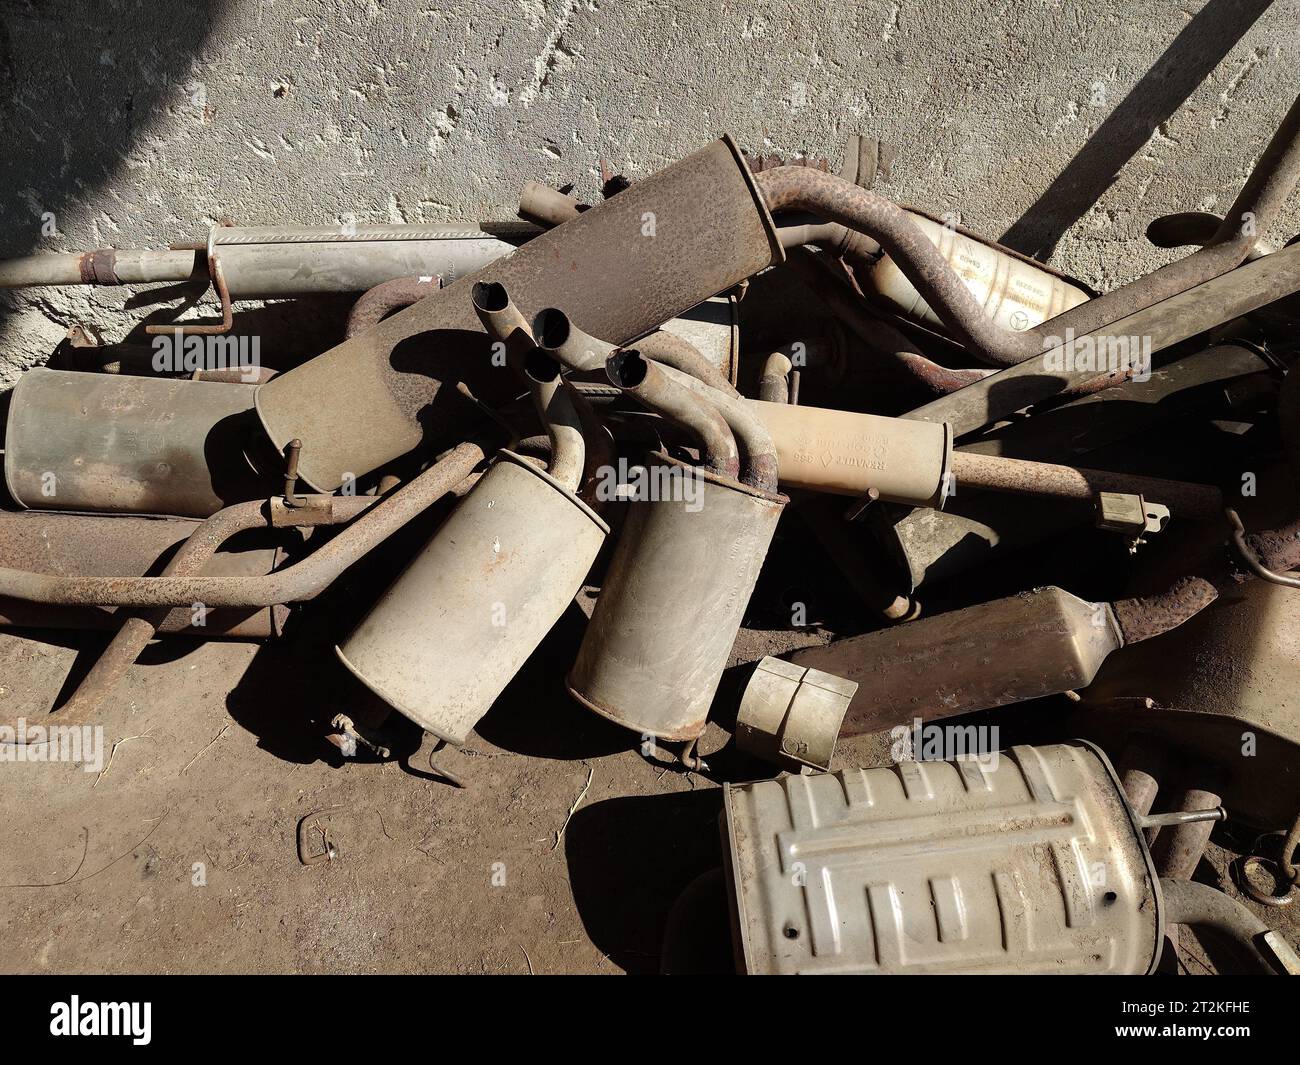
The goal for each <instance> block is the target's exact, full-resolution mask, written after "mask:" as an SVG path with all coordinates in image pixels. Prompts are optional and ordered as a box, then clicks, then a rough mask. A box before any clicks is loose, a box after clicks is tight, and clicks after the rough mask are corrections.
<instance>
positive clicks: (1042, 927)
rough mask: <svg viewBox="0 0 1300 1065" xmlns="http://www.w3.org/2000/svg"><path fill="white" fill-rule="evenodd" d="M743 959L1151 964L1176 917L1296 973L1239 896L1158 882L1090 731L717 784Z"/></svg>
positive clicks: (932, 968)
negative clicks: (1087, 738)
mask: <svg viewBox="0 0 1300 1065" xmlns="http://www.w3.org/2000/svg"><path fill="white" fill-rule="evenodd" d="M723 795H724V802H725V815H724V820H723V835H724V838H723V854H724V856H725V862H726V870H727V874H728V879H729V880H730V883H731V891H730V901H731V915H732V928H733V930H734V931H735V936H736V942H735V948H736V962H737V967H738V968H739V969H740V970H741V971H742V972H749V973H755V974H793V973H826V974H831V973H861V974H873V975H903V974H913V975H923V974H928V973H981V974H984V973H1041V974H1051V973H1055V974H1071V973H1080V974H1081V973H1093V974H1113V975H1142V974H1149V973H1152V972H1154V971H1155V970H1156V967H1157V965H1158V963H1159V960H1160V953H1161V947H1162V944H1163V939H1164V934H1165V932H1166V931H1167V930H1168V929H1169V928H1170V927H1171V926H1173V925H1177V924H1191V925H1197V926H1212V927H1215V928H1217V929H1219V930H1220V931H1223V932H1225V933H1227V934H1229V935H1230V936H1232V937H1233V938H1234V939H1236V940H1237V942H1238V943H1239V944H1240V945H1241V947H1242V948H1243V950H1244V952H1245V954H1246V956H1247V957H1249V958H1250V960H1251V962H1252V963H1253V965H1254V966H1255V968H1256V969H1258V970H1259V971H1260V972H1262V973H1269V974H1277V975H1283V974H1288V975H1290V974H1297V973H1300V960H1297V957H1296V953H1295V951H1294V949H1293V948H1292V947H1291V945H1290V944H1289V943H1288V942H1287V941H1286V940H1285V939H1283V938H1282V937H1281V936H1279V935H1278V934H1277V933H1275V932H1271V931H1270V930H1269V929H1268V927H1267V926H1266V925H1265V924H1264V923H1263V922H1262V921H1260V920H1259V918H1258V917H1255V916H1254V915H1253V914H1251V912H1250V911H1249V910H1247V909H1246V908H1245V907H1244V906H1243V905H1242V904H1241V903H1239V902H1235V901H1234V900H1232V899H1231V898H1229V897H1228V896H1226V895H1224V894H1222V893H1221V892H1218V891H1216V890H1215V889H1213V888H1211V887H1208V886H1206V885H1203V884H1189V883H1183V882H1180V881H1176V880H1169V879H1161V878H1160V876H1159V874H1158V872H1157V869H1156V865H1155V863H1154V862H1153V860H1152V857H1151V852H1150V850H1149V849H1148V847H1147V844H1146V841H1145V839H1144V838H1143V833H1144V831H1145V830H1147V829H1149V828H1154V827H1156V826H1160V825H1170V824H1175V825H1178V824H1189V823H1194V822H1200V821H1220V820H1222V819H1223V818H1224V816H1225V813H1224V811H1223V809H1222V808H1221V807H1218V808H1210V809H1200V810H1191V811H1186V812H1177V813H1173V814H1157V815H1154V816H1150V815H1145V816H1144V815H1142V814H1140V813H1138V812H1137V811H1135V810H1133V809H1132V807H1131V806H1130V804H1129V802H1128V801H1127V799H1126V797H1125V794H1124V791H1123V789H1122V787H1121V786H1120V781H1119V778H1118V777H1117V776H1116V773H1115V770H1114V769H1113V768H1112V766H1111V764H1110V761H1109V760H1108V759H1107V758H1106V756H1105V754H1104V753H1103V752H1102V751H1101V749H1100V748H1098V747H1095V746H1093V745H1092V744H1089V743H1085V742H1083V741H1077V740H1076V741H1073V742H1070V743H1062V744H1053V745H1051V746H1041V747H1029V746H1017V747H1012V748H1010V749H1008V750H1002V751H999V750H989V751H970V752H967V753H965V754H962V755H957V756H955V757H954V756H951V755H950V756H949V760H944V761H937V760H936V761H913V760H910V759H903V760H899V761H897V762H896V764H894V765H892V766H887V767H880V768H875V769H859V770H851V771H848V772H843V773H814V774H812V775H788V776H782V777H781V778H779V779H777V780H763V781H758V782H756V783H752V784H741V785H736V784H728V785H725V786H724V791H723Z"/></svg>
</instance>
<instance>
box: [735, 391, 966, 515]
mask: <svg viewBox="0 0 1300 1065" xmlns="http://www.w3.org/2000/svg"><path fill="white" fill-rule="evenodd" d="M746 405H747V406H749V407H750V408H752V409H753V411H754V412H755V413H756V414H757V415H758V416H759V418H760V419H761V420H762V422H763V426H764V427H765V428H766V429H767V431H768V432H769V433H771V434H772V442H773V443H774V444H776V454H777V468H778V469H779V470H780V473H781V484H782V485H785V486H788V487H790V488H808V489H812V490H813V491H817V492H832V493H836V494H838V495H851V496H859V497H861V496H865V495H867V493H868V492H870V491H871V490H873V489H874V490H875V491H876V492H878V493H879V497H880V499H882V500H884V501H886V502H895V503H910V504H912V505H914V506H926V507H941V506H943V501H944V498H945V496H947V494H948V491H949V489H950V488H951V484H950V477H949V469H950V464H951V462H952V433H951V432H950V431H949V429H948V427H947V426H946V425H943V424H942V423H940V424H931V423H929V422H912V421H905V420H904V419H902V418H883V417H881V416H880V415H877V414H858V413H855V412H854V411H847V410H830V409H827V408H822V407H798V406H792V405H790V404H786V403H766V402H764V401H762V400H756V399H751V400H748V401H747V404H746ZM917 430H920V431H919V432H918V431H917Z"/></svg>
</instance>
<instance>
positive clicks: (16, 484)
mask: <svg viewBox="0 0 1300 1065" xmlns="http://www.w3.org/2000/svg"><path fill="white" fill-rule="evenodd" d="M255 391H256V389H255V388H254V387H253V386H252V385H239V384H217V383H214V382H210V381H185V380H173V379H169V378H155V377H132V376H125V375H118V374H97V373H78V372H76V371H72V370H49V369H46V368H44V367H36V368H34V369H31V370H27V371H26V372H25V373H24V374H23V375H22V376H21V377H20V378H19V379H18V383H17V384H16V385H15V386H14V388H13V392H12V396H11V399H10V405H9V419H8V424H7V425H6V428H5V460H4V464H5V483H6V484H7V485H8V488H9V494H10V495H11V496H12V497H13V499H14V502H16V503H18V504H19V505H20V506H23V507H27V508H29V509H32V510H78V511H90V512H95V513H131V514H167V515H175V516H177V517H188V518H206V517H207V516H208V515H210V514H215V513H216V512H217V511H218V510H220V509H221V508H222V507H224V506H226V505H227V504H229V503H234V502H242V501H244V500H248V499H254V498H257V497H258V496H266V495H269V494H270V493H271V491H273V490H274V489H273V488H272V487H271V483H270V482H269V481H268V480H267V479H266V478H261V477H259V476H258V475H257V474H256V472H255V471H254V470H253V468H252V467H251V466H250V465H249V463H248V460H247V458H246V457H245V447H244V445H245V442H246V440H247V439H248V437H249V434H250V433H255V432H256V429H257V421H256V418H255V416H254V415H253V394H254V392H255Z"/></svg>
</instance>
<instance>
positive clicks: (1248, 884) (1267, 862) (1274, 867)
mask: <svg viewBox="0 0 1300 1065" xmlns="http://www.w3.org/2000/svg"><path fill="white" fill-rule="evenodd" d="M1273 836H1280V837H1281V838H1282V842H1281V853H1280V854H1279V856H1278V857H1277V858H1276V859H1274V858H1266V857H1264V856H1263V855H1262V854H1260V850H1261V849H1262V847H1261V844H1262V843H1263V842H1264V840H1266V839H1270V838H1272V837H1273ZM1297 838H1300V818H1298V819H1297V821H1296V824H1295V826H1293V827H1292V829H1291V830H1290V832H1266V833H1264V834H1263V835H1260V836H1256V837H1255V842H1254V843H1253V844H1252V845H1251V848H1250V853H1249V854H1243V855H1242V856H1241V857H1240V858H1238V859H1237V860H1236V861H1234V862H1233V863H1232V866H1231V869H1232V874H1233V880H1234V881H1235V882H1236V884H1237V886H1238V887H1239V888H1240V889H1241V890H1242V891H1243V892H1245V893H1246V894H1247V895H1249V896H1250V897H1251V898H1252V899H1254V900H1255V901H1256V902H1258V903H1259V904H1260V905H1261V906H1273V907H1280V906H1290V905H1291V903H1292V902H1294V901H1295V897H1296V892H1297V889H1300V870H1297V868H1296V867H1295V865H1294V864H1292V862H1291V853H1290V852H1291V851H1293V850H1294V849H1295V847H1296V840H1297ZM1258 870H1262V871H1263V872H1265V873H1267V874H1268V876H1269V877H1270V878H1271V879H1272V881H1273V887H1272V889H1271V890H1269V891H1265V890H1262V889H1261V888H1259V887H1257V886H1256V884H1255V881H1254V879H1253V878H1252V875H1251V874H1253V873H1255V872H1256V871H1258ZM1280 888H1285V889H1286V890H1285V891H1281V892H1279V889H1280Z"/></svg>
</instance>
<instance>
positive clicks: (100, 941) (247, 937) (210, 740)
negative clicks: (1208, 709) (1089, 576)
mask: <svg viewBox="0 0 1300 1065" xmlns="http://www.w3.org/2000/svg"><path fill="white" fill-rule="evenodd" d="M345 584H346V582H345ZM339 594H340V599H339V602H342V601H344V600H346V599H347V598H348V597H349V595H350V590H349V589H348V588H347V587H344V588H343V589H342V590H341V591H340V593H339ZM347 623H348V611H347V610H346V609H342V610H337V611H336V610H322V609H314V610H312V611H310V612H307V613H305V614H304V615H303V616H302V617H300V618H298V619H296V621H295V623H294V627H293V628H292V629H291V630H290V632H289V633H288V634H287V635H286V637H285V638H284V639H283V640H281V641H279V642H277V643H271V644H267V645H264V646H258V645H253V644H241V643H220V642H211V643H207V644H198V643H195V642H194V641H189V640H183V639H179V640H178V639H173V640H171V641H168V642H164V643H159V644H155V645H154V646H153V647H151V648H150V650H149V651H148V652H147V654H146V656H145V657H144V659H143V660H142V661H141V662H140V663H139V664H138V665H137V666H136V667H135V668H134V669H132V670H131V671H130V674H129V675H128V677H127V678H126V681H125V683H124V684H123V685H122V686H121V688H120V689H119V690H118V691H117V692H116V693H115V695H114V696H113V697H112V699H111V700H110V701H109V703H108V704H107V705H106V706H105V707H104V709H103V712H102V718H101V720H102V724H103V726H104V730H105V750H104V765H103V768H102V769H101V770H100V771H99V772H98V773H93V772H92V773H88V772H86V771H84V770H83V768H81V767H79V766H75V765H70V764H60V763H53V764H46V763H22V762H18V763H15V762H5V763H2V764H0V803H3V806H4V809H5V810H6V811H7V812H8V819H7V820H8V830H7V831H6V833H5V834H4V836H3V838H2V839H0V933H2V934H0V970H4V971H6V972H37V973H39V972H71V973H83V972H84V973H90V972H110V973H115V972H147V973H171V972H177V973H191V972H218V973H243V972H291V973H327V972H349V973H352V972H359V973H378V972H401V973H409V972H417V973H423V972H451V973H536V974H542V973H619V972H630V973H636V972H655V971H658V970H659V967H660V954H661V946H662V942H663V934H664V927H665V922H666V920H667V918H668V914H669V910H670V908H671V906H672V903H673V901H674V900H675V899H676V898H677V896H678V895H679V893H680V892H681V891H682V890H683V889H684V888H685V887H686V886H687V885H688V884H690V883H691V882H692V880H693V879H695V878H696V877H697V876H698V875H699V874H701V873H703V872H705V871H707V870H709V869H710V868H712V867H715V866H717V865H718V864H719V862H720V852H719V844H718V816H719V813H720V810H721V798H720V790H719V787H718V782H719V780H722V779H732V780H740V779H753V778H755V777H758V776H762V775H770V774H768V773H767V772H766V771H765V770H764V769H763V768H762V767H761V766H760V765H758V764H757V763H747V762H746V761H744V760H743V759H741V758H739V757H737V756H735V755H733V754H731V753H730V752H729V751H727V750H722V751H721V752H719V753H716V754H714V756H713V757H712V758H710V769H709V770H708V771H706V772H702V773H691V772H685V771H683V770H681V769H680V768H677V767H675V766H674V765H673V764H672V762H671V760H670V759H669V758H668V757H667V756H666V755H659V756H653V755H652V756H651V757H643V756H642V754H641V753H640V751H639V750H637V749H636V744H637V743H638V742H639V740H638V737H635V736H633V735H632V734H630V733H627V732H624V731H623V730H621V729H619V728H617V727H615V726H613V725H611V724H609V723H607V722H605V721H603V720H601V719H599V718H597V717H596V716H594V715H592V714H590V713H588V712H587V711H585V710H583V709H581V708H580V707H578V706H576V705H575V704H573V703H572V702H571V701H570V700H569V698H568V697H567V696H566V695H565V694H564V692H563V690H562V678H563V675H564V669H563V668H562V667H563V664H567V663H568V662H571V661H572V658H573V654H574V651H575V650H576V647H577V643H578V640H579V638H580V634H581V629H582V623H583V617H582V613H581V612H580V611H579V610H578V609H577V608H576V607H575V608H574V609H572V610H571V611H570V613H569V614H568V615H566V617H565V618H564V619H563V621H562V622H561V624H560V625H559V626H558V627H557V629H556V630H555V631H554V632H553V633H552V635H551V636H550V637H549V638H548V640H547V642H546V643H545V644H544V645H543V647H542V648H541V650H540V651H539V652H538V654H537V655H536V656H534V658H533V659H532V660H531V661H530V663H529V665H528V666H527V667H525V669H524V671H523V672H522V673H521V674H520V675H519V676H518V677H517V678H516V681H515V682H514V683H513V684H512V685H511V687H510V688H509V689H507V692H506V693H505V695H504V696H503V697H502V698H501V699H500V700H499V701H498V703H497V705H496V706H495V707H494V709H493V710H492V711H491V713H489V715H488V716H487V717H486V718H485V719H484V720H483V721H482V722H481V724H480V727H479V729H478V730H477V732H476V734H475V735H474V736H472V737H471V740H470V742H469V744H468V745H467V746H466V747H465V748H463V749H461V750H444V751H440V752H438V754H437V759H438V761H439V763H440V765H442V766H444V767H445V768H447V769H449V770H451V771H452V772H453V773H455V774H456V775H457V776H459V777H461V778H462V779H463V782H464V785H465V786H464V788H462V789H457V788H454V787H451V786H449V785H448V784H447V783H446V782H444V781H442V780H440V779H436V778H434V777H433V776H431V775H430V774H429V772H428V770H427V765H428V763H427V753H426V752H421V753H418V754H410V755H409V757H406V758H405V759H404V760H393V761H386V762H380V761H376V760H347V761H345V760H343V759H342V758H341V757H339V756H337V752H335V750H334V748H332V747H331V746H329V745H328V744H327V743H325V742H324V740H323V739H322V736H323V734H324V732H325V731H326V728H327V725H328V722H329V720H330V719H331V718H332V717H333V715H334V714H336V713H339V712H357V711H359V710H363V709H364V703H365V702H366V700H368V699H370V696H369V695H368V694H367V693H365V692H364V691H363V690H362V689H361V688H360V687H359V685H357V684H356V683H355V682H353V681H352V680H351V679H350V678H349V677H348V676H347V675H346V674H345V672H344V670H343V669H342V668H341V667H340V666H338V664H337V663H336V662H335V661H334V658H333V655H332V651H331V644H332V642H333V639H335V638H337V635H338V630H340V629H341V628H344V627H345V626H346V625H347ZM37 635H39V639H38V638H36V636H37ZM824 638H825V636H824V635H818V634H815V633H790V632H776V631H770V632H764V631H759V632H749V631H747V632H745V633H742V639H741V641H740V642H739V644H738V646H737V649H736V653H735V655H734V656H733V657H734V659H735V660H736V661H737V662H752V661H754V660H756V659H757V658H758V657H760V656H761V655H762V654H764V653H768V652H770V651H775V650H783V649H788V648H789V647H790V646H792V645H794V644H797V643H807V642H810V641H813V640H817V639H824ZM103 641H104V636H102V635H101V636H94V637H90V636H84V637H83V636H76V637H75V638H67V639H65V638H63V637H61V636H59V635H57V634H51V633H48V632H46V633H41V634H26V635H21V636H20V635H2V636H0V717H2V718H3V719H4V720H6V721H13V720H15V719H16V718H18V717H20V716H26V717H28V718H29V719H35V718H37V717H39V716H41V715H42V714H43V713H44V712H45V711H46V710H47V709H48V708H49V706H50V705H51V704H52V702H53V700H54V698H55V696H56V693H58V692H60V690H62V691H63V692H64V694H66V692H67V691H68V690H70V689H69V687H68V685H69V683H71V682H70V681H69V678H70V677H71V678H72V679H73V681H75V679H76V678H77V677H78V676H79V675H80V674H81V673H82V672H84V670H85V669H86V668H87V666H88V665H89V661H90V660H91V659H92V658H93V653H94V651H95V650H96V649H97V648H99V647H101V646H102V644H103ZM746 672H747V671H746V670H745V668H744V667H742V666H738V667H736V668H735V669H733V670H730V671H729V675H728V677H727V678H726V679H725V680H724V686H723V692H722V695H721V696H720V703H721V704H726V705H734V704H733V703H730V702H729V700H730V699H732V698H733V697H734V689H735V686H736V685H737V683H738V682H739V679H740V678H741V676H743V675H744V674H745V673H746ZM729 693H730V694H729ZM1039 720H1042V718H1041V717H1040V718H1039ZM414 731H415V730H414V729H412V733H414ZM1004 737H1006V738H1008V739H1009V740H1010V741H1012V742H1018V741H1019V740H1020V739H1022V738H1031V739H1032V738H1034V737H1033V736H1032V735H1030V734H1028V733H1026V734H1024V735H1017V734H1016V733H1015V732H1014V731H1012V732H1007V731H1005V730H1004ZM726 739H727V734H726V732H725V731H723V729H721V728H720V727H718V726H717V725H712V726H710V732H709V734H708V736H707V737H706V739H705V741H704V743H703V744H702V749H703V751H704V752H705V753H706V755H707V754H709V753H711V752H717V751H718V749H719V748H721V747H723V745H724V743H725V742H726ZM417 744H418V739H417V737H416V736H415V735H412V737H411V748H412V750H413V749H414V748H415V747H416V746H417ZM885 746H886V741H884V740H883V739H882V738H880V737H863V738H860V739H856V740H849V741H845V742H843V743H842V744H841V746H840V749H839V751H838V753H837V756H836V765H835V766H834V768H840V767H847V766H855V765H872V764H881V763H882V762H883V761H884V754H885ZM408 753H409V752H408ZM322 810H324V811H326V813H325V814H322V815H321V816H320V817H319V818H316V819H315V820H314V821H309V826H313V827H311V829H310V831H309V832H308V834H307V843H308V845H309V847H310V848H312V849H314V850H315V849H320V847H321V844H322V840H323V838H324V837H323V836H322V834H321V832H320V831H318V830H317V829H316V828H315V827H314V826H315V825H316V824H319V825H320V826H321V827H323V828H324V829H325V834H326V835H327V836H328V839H329V840H330V842H331V843H332V844H333V846H334V847H335V848H336V850H337V856H336V859H335V860H334V861H331V862H327V863H324V864H320V865H313V866H305V865H303V864H301V863H300V862H299V860H298V856H297V844H296V829H297V826H298V824H299V822H300V821H301V820H302V819H303V818H304V817H305V816H307V815H310V814H313V813H314V812H316V811H322ZM1230 857H1231V851H1224V850H1222V849H1221V848H1219V847H1217V846H1216V847H1214V848H1212V852H1211V854H1210V856H1209V861H1208V862H1207V863H1203V865H1202V873H1203V874H1205V876H1208V877H1210V878H1211V879H1213V878H1214V877H1215V876H1216V875H1217V876H1219V877H1222V878H1223V882H1224V883H1227V880H1226V874H1225V873H1224V870H1225V868H1226V861H1227V860H1228V859H1229V858H1230ZM1256 910H1257V912H1259V913H1260V914H1261V916H1263V917H1264V919H1265V920H1269V921H1272V922H1274V923H1275V924H1278V926H1279V927H1281V928H1283V930H1284V931H1285V933H1286V934H1287V935H1288V936H1289V937H1290V938H1291V940H1292V942H1295V941H1296V938H1297V931H1298V930H1297V927H1296V923H1295V918H1294V916H1292V915H1291V913H1290V911H1288V910H1265V909H1263V908H1259V907H1256ZM721 923H722V922H721V920H719V925H721ZM1189 943H1190V945H1191V946H1192V947H1193V948H1195V949H1193V950H1191V951H1189V952H1188V953H1187V956H1186V958H1185V960H1184V961H1183V962H1182V963H1179V964H1178V965H1171V964H1170V963H1169V962H1167V966H1168V967H1170V968H1171V970H1181V971H1190V972H1207V971H1213V969H1214V965H1215V962H1214V961H1213V960H1212V958H1211V956H1210V955H1207V954H1206V953H1205V952H1204V951H1203V950H1202V949H1200V948H1199V946H1197V945H1196V944H1195V943H1194V942H1191V941H1190V940H1189Z"/></svg>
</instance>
